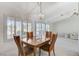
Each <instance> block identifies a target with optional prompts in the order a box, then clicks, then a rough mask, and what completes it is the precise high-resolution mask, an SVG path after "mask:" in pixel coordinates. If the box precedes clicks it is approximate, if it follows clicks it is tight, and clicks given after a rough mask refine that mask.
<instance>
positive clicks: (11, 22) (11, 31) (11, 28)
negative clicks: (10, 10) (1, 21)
mask: <svg viewBox="0 0 79 59" xmlns="http://www.w3.org/2000/svg"><path fill="white" fill-rule="evenodd" d="M13 34H14V20H13V19H11V18H8V20H7V39H12V38H13Z"/></svg>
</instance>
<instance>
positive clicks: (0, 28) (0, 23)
mask: <svg viewBox="0 0 79 59" xmlns="http://www.w3.org/2000/svg"><path fill="white" fill-rule="evenodd" d="M2 42H3V17H2V16H1V15H0V43H2Z"/></svg>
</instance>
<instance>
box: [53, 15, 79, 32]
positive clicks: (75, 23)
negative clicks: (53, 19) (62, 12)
mask: <svg viewBox="0 0 79 59" xmlns="http://www.w3.org/2000/svg"><path fill="white" fill-rule="evenodd" d="M54 25H55V26H56V31H57V32H60V33H62V32H63V33H73V32H77V33H79V16H72V17H69V18H66V19H65V20H63V21H60V22H57V23H55V24H54Z"/></svg>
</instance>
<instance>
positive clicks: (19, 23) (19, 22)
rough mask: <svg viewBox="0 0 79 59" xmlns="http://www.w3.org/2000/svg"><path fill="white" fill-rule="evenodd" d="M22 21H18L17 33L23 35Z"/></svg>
mask: <svg viewBox="0 0 79 59" xmlns="http://www.w3.org/2000/svg"><path fill="white" fill-rule="evenodd" d="M21 28H22V27H21V21H16V35H20V36H21V30H22V29H21Z"/></svg>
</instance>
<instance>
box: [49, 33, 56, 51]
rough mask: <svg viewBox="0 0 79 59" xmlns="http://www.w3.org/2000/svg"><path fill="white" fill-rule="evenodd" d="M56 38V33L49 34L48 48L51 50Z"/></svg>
mask: <svg viewBox="0 0 79 59" xmlns="http://www.w3.org/2000/svg"><path fill="white" fill-rule="evenodd" d="M56 40H57V34H56V33H52V34H51V40H50V48H49V49H50V50H52V49H53V48H54V45H55V42H56Z"/></svg>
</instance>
